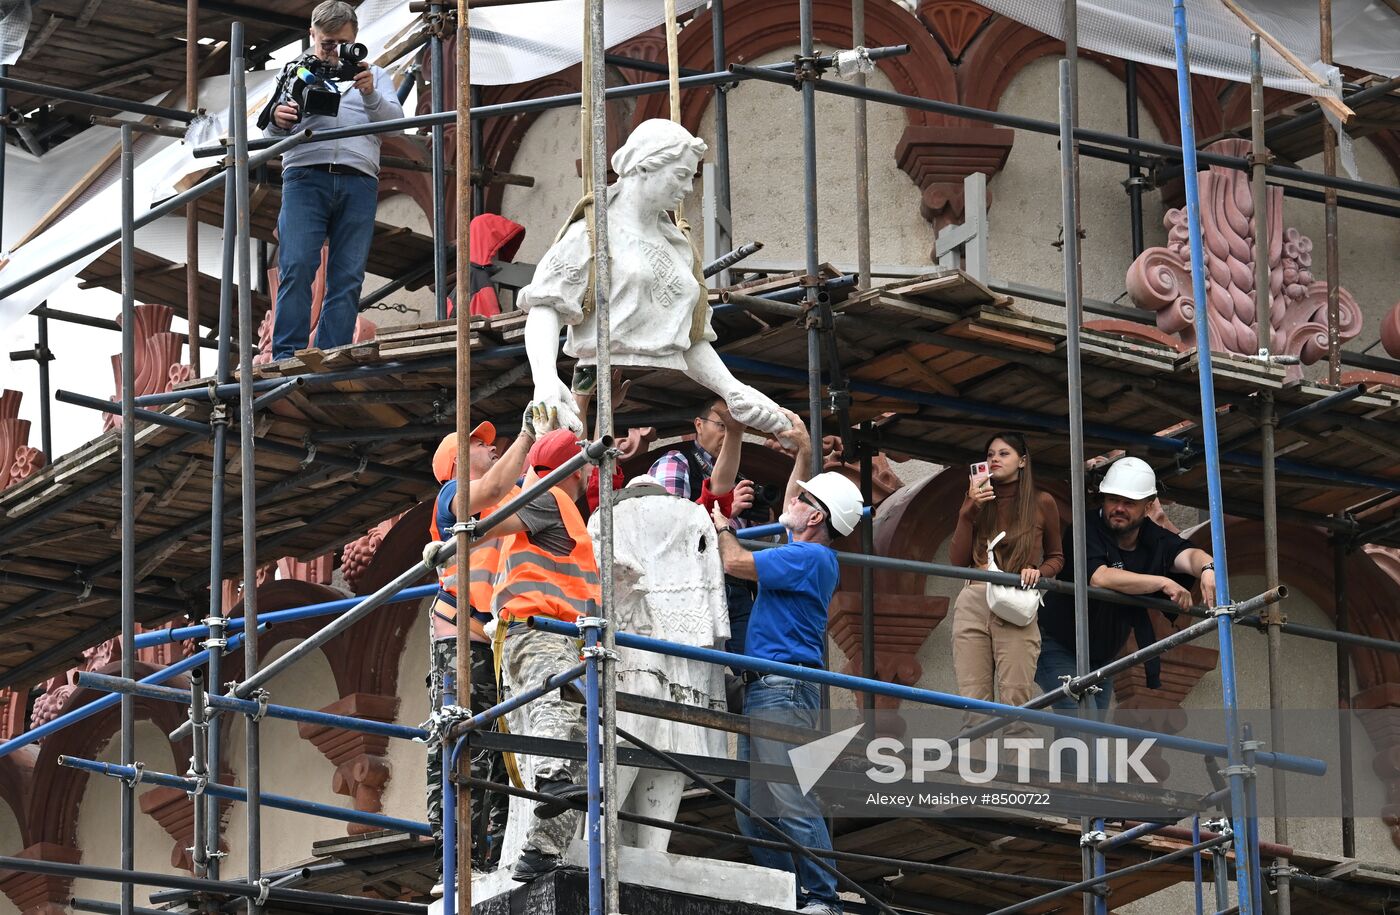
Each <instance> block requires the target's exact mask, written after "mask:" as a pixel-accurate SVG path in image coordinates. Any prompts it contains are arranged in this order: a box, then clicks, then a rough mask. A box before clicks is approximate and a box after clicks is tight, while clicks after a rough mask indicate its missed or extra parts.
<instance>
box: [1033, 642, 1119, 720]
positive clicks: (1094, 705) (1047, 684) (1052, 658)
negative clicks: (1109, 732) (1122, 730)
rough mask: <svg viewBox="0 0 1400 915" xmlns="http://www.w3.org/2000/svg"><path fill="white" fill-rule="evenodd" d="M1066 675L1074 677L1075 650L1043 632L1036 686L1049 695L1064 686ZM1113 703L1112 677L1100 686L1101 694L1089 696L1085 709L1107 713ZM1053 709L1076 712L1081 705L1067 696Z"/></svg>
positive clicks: (1036, 669) (1036, 671)
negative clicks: (1063, 679)
mask: <svg viewBox="0 0 1400 915" xmlns="http://www.w3.org/2000/svg"><path fill="white" fill-rule="evenodd" d="M1065 675H1068V676H1071V677H1072V676H1074V649H1072V648H1066V647H1065V646H1063V645H1061V644H1060V643H1059V642H1057V641H1055V640H1054V639H1053V638H1051V637H1050V636H1048V635H1046V634H1045V633H1044V632H1043V631H1042V632H1041V634H1040V660H1038V661H1037V662H1036V665H1035V683H1036V685H1037V686H1039V687H1040V691H1041V692H1042V693H1048V692H1050V691H1051V690H1052V689H1058V688H1059V687H1060V686H1062V685H1063V683H1064V681H1062V680H1061V679H1060V677H1062V676H1065ZM1112 701H1113V679H1112V678H1111V677H1110V678H1109V679H1107V680H1105V681H1103V682H1102V683H1100V684H1099V692H1097V693H1090V694H1089V702H1088V704H1087V705H1086V706H1085V708H1087V709H1098V710H1099V711H1101V712H1106V711H1108V705H1109V703H1110V702H1112ZM1052 708H1057V709H1064V710H1066V711H1074V710H1076V709H1078V708H1079V704H1078V703H1076V702H1075V701H1074V700H1073V699H1071V698H1069V697H1068V696H1066V697H1065V698H1063V699H1061V700H1060V701H1058V702H1056V703H1055V704H1054V705H1053V706H1052Z"/></svg>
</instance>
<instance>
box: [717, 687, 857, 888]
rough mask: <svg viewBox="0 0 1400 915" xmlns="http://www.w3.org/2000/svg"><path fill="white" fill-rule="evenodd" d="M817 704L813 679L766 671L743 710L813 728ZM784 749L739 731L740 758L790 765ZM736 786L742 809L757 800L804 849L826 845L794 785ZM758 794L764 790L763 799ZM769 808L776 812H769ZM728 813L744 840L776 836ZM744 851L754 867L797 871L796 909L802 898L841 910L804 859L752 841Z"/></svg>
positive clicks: (816, 815) (824, 876)
mask: <svg viewBox="0 0 1400 915" xmlns="http://www.w3.org/2000/svg"><path fill="white" fill-rule="evenodd" d="M820 702H821V690H820V688H818V686H817V685H816V684H815V683H807V682H805V681H802V680H793V679H791V678H789V677H779V676H775V675H772V674H769V675H767V676H765V677H763V678H762V679H761V680H757V681H755V682H753V683H750V684H749V686H748V689H747V690H746V691H745V693H744V714H746V715H752V716H757V717H761V718H763V719H765V720H768V721H780V722H782V723H783V724H790V725H794V726H797V727H805V728H816V727H817V726H818V725H819V724H820V723H821V722H820V721H819V718H820V715H819V714H818V705H819V704H820ZM788 749H789V747H788V745H787V744H784V743H780V742H778V741H775V740H762V739H750V738H749V736H748V735H747V734H740V735H739V759H740V760H741V761H742V760H749V759H753V760H754V761H756V762H763V763H768V764H770V765H777V766H783V767H788V766H790V765H791V763H790V762H789V761H788V754H787V751H788ZM736 789H737V794H738V798H739V801H740V802H741V803H743V804H744V805H745V806H748V807H754V806H755V804H756V803H757V808H756V810H757V812H758V813H759V814H760V815H762V816H763V817H764V819H766V820H768V821H769V822H771V823H774V824H776V825H777V827H778V828H779V829H781V830H782V831H783V832H785V833H787V835H788V837H789V838H791V839H793V840H794V841H796V842H798V843H799V844H801V845H805V846H807V847H808V848H831V835H830V834H829V833H828V832H827V831H826V820H825V819H823V818H822V815H821V811H820V810H819V809H818V808H817V803H816V801H815V800H813V799H812V798H811V797H808V796H807V795H805V794H803V793H802V791H801V789H800V788H798V787H797V785H794V784H779V783H775V782H763V783H759V784H754V783H753V782H751V781H749V780H747V779H742V780H740V781H739V782H738V783H737V785H736ZM760 792H766V794H767V797H765V796H764V794H762V793H760ZM770 810H773V811H777V812H778V813H779V814H780V815H778V816H773V815H770V814H769V811H770ZM734 814H735V816H736V818H737V819H738V821H739V831H740V832H741V833H743V834H744V835H746V836H748V837H749V838H752V839H775V838H778V837H777V836H774V835H772V834H771V833H769V832H768V831H767V830H765V829H763V828H762V827H760V826H759V825H758V824H757V823H755V822H754V821H753V819H752V818H750V817H748V816H746V815H745V814H743V813H740V812H739V811H737V810H736V811H734ZM749 855H750V856H751V857H752V858H753V860H754V863H755V864H757V865H759V866H760V867H768V868H772V869H773V870H781V871H787V872H788V873H792V874H796V875H797V904H798V907H799V908H801V907H802V906H804V905H806V904H807V903H808V902H813V901H819V902H824V903H826V904H828V905H830V906H833V907H834V908H836V910H837V911H840V910H841V899H840V897H839V896H838V895H837V892H836V878H835V877H834V876H833V875H831V874H830V873H828V872H826V871H824V870H822V869H821V868H819V867H817V866H816V865H815V864H814V863H812V861H811V860H809V859H808V858H805V857H794V856H793V855H792V854H791V853H789V852H785V851H778V850H776V849H772V848H762V847H760V846H757V845H751V846H749Z"/></svg>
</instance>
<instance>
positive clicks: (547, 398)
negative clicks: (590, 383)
mask: <svg viewBox="0 0 1400 915" xmlns="http://www.w3.org/2000/svg"><path fill="white" fill-rule="evenodd" d="M536 407H542V408H544V411H546V412H547V413H548V414H549V415H551V416H554V415H557V416H558V418H559V427H560V428H561V429H568V430H569V431H570V432H572V433H574V434H575V435H580V436H581V435H583V420H582V419H581V418H580V417H579V415H578V406H577V404H576V403H575V402H574V395H573V392H571V391H570V390H569V386H568V385H566V384H565V383H564V382H562V381H560V380H559V379H558V378H553V379H545V380H544V381H542V382H536V383H535V396H534V399H533V400H532V401H531V402H530V409H532V410H533V409H534V408H536Z"/></svg>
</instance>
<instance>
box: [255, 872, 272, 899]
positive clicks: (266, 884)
mask: <svg viewBox="0 0 1400 915" xmlns="http://www.w3.org/2000/svg"><path fill="white" fill-rule="evenodd" d="M271 891H272V881H271V880H270V879H269V878H267V877H263V878H262V879H261V880H259V881H258V896H257V898H256V899H254V900H253V905H266V904H267V897H268V894H269V893H270V892H271Z"/></svg>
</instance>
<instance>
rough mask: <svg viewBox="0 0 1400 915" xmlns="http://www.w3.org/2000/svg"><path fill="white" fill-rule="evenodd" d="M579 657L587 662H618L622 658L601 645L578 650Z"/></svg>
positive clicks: (586, 646) (587, 646)
mask: <svg viewBox="0 0 1400 915" xmlns="http://www.w3.org/2000/svg"><path fill="white" fill-rule="evenodd" d="M579 657H581V658H583V659H584V660H585V661H587V660H588V659H590V658H597V659H598V660H600V661H619V660H621V659H622V656H621V655H619V654H618V653H617V652H615V651H613V650H612V649H611V648H604V647H603V646H602V645H585V646H584V647H582V648H580V649H579Z"/></svg>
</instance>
